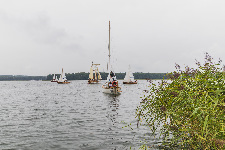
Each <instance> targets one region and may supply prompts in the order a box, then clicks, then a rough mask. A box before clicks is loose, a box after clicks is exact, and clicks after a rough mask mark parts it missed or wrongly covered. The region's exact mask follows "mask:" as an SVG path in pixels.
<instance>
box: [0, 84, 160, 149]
mask: <svg viewBox="0 0 225 150" xmlns="http://www.w3.org/2000/svg"><path fill="white" fill-rule="evenodd" d="M119 82H120V85H121V87H122V91H123V92H122V94H121V95H119V96H116V97H114V96H111V95H107V94H104V93H102V91H101V85H102V84H103V83H104V81H102V82H101V83H100V84H93V85H89V84H87V81H72V82H71V83H70V84H66V85H58V84H57V83H51V82H47V81H8V82H0V104H1V105H0V149H32V150H39V149H42V150H43V149H58V150H67V149H75V150H114V149H116V150H120V149H121V150H123V149H130V148H131V149H138V148H139V147H140V146H141V145H142V143H144V139H145V140H147V141H148V144H149V145H158V144H159V143H160V142H159V141H160V140H159V139H158V138H157V136H156V137H155V136H151V134H150V133H151V132H150V130H148V128H147V127H143V126H142V127H140V128H137V125H136V124H137V119H136V118H135V110H136V107H137V106H138V104H139V102H140V100H141V99H140V96H143V95H144V94H143V90H145V89H149V88H148V87H147V86H148V82H146V81H139V84H137V85H122V84H121V83H122V81H119ZM130 123H131V127H132V128H133V130H132V129H131V128H129V127H127V128H126V127H125V126H126V125H127V124H130ZM123 127H125V128H123ZM153 149H156V147H154V148H153Z"/></svg>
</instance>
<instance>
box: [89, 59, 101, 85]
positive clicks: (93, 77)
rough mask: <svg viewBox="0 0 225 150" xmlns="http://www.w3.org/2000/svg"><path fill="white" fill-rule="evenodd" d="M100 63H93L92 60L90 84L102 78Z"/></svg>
mask: <svg viewBox="0 0 225 150" xmlns="http://www.w3.org/2000/svg"><path fill="white" fill-rule="evenodd" d="M98 65H100V64H93V62H92V65H91V68H90V73H89V78H88V84H93V83H98V82H99V81H100V80H101V79H102V77H101V74H100V72H99V71H98ZM93 71H94V72H93Z"/></svg>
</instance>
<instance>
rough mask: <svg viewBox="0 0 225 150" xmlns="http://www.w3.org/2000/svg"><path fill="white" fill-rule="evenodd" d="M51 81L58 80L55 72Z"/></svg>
mask: <svg viewBox="0 0 225 150" xmlns="http://www.w3.org/2000/svg"><path fill="white" fill-rule="evenodd" d="M51 82H58V79H57V76H56V75H55V74H54V75H53V78H52V80H51Z"/></svg>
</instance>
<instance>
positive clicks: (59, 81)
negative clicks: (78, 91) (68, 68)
mask: <svg viewBox="0 0 225 150" xmlns="http://www.w3.org/2000/svg"><path fill="white" fill-rule="evenodd" d="M57 83H58V84H68V83H70V82H68V81H67V79H66V76H65V73H64V72H63V68H62V74H61V75H60V77H59V80H58V82H57Z"/></svg>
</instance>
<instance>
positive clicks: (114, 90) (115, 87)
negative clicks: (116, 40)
mask: <svg viewBox="0 0 225 150" xmlns="http://www.w3.org/2000/svg"><path fill="white" fill-rule="evenodd" d="M108 48H109V55H108V56H109V62H108V67H107V70H108V73H109V74H108V77H107V80H106V83H105V84H104V85H102V92H103V93H107V94H114V95H118V94H121V92H122V91H121V87H119V82H118V80H117V79H116V76H115V73H113V70H112V67H111V64H110V57H111V55H110V21H109V46H108Z"/></svg>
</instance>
